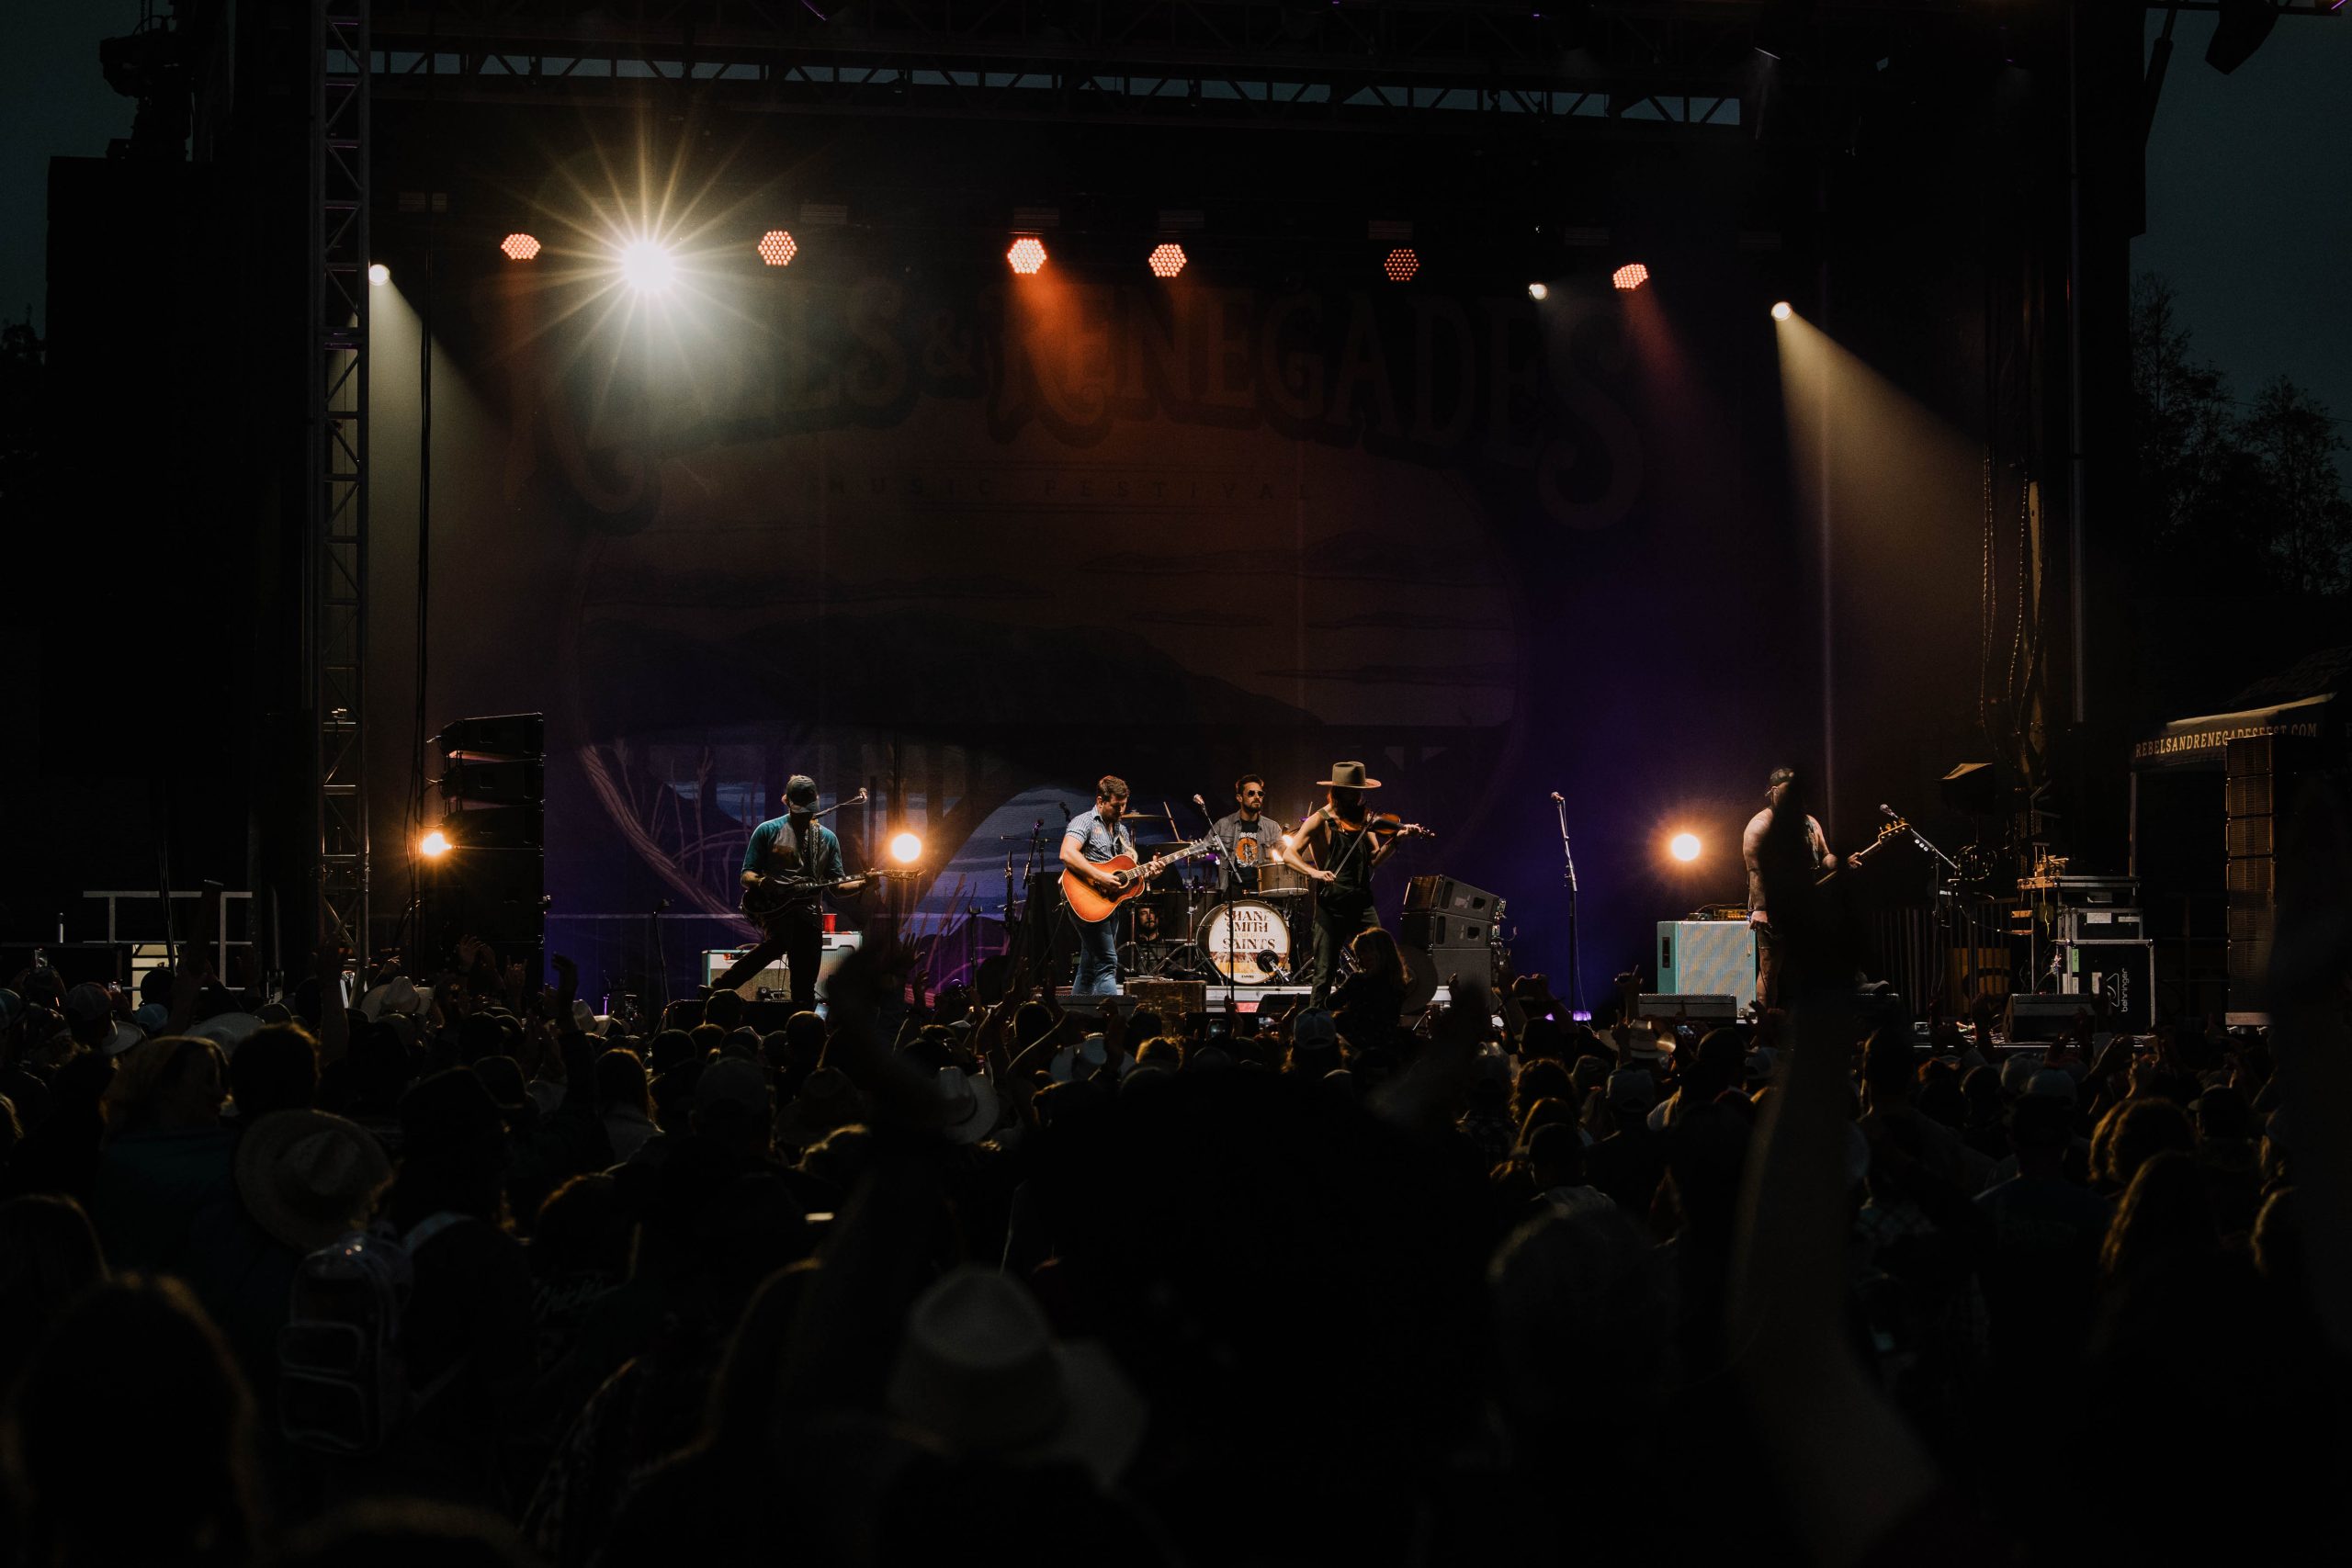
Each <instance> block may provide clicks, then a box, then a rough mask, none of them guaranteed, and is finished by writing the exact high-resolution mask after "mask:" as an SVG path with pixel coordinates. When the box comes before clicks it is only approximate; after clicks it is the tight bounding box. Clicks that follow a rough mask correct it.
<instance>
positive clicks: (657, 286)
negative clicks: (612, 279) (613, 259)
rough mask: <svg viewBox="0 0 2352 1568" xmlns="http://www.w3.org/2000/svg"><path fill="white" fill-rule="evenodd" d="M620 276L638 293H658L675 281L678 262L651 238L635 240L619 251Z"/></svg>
mask: <svg viewBox="0 0 2352 1568" xmlns="http://www.w3.org/2000/svg"><path fill="white" fill-rule="evenodd" d="M621 276H622V277H624V278H626V279H627V280H628V286H629V287H630V288H634V289H636V290H637V291H638V292H639V294H659V293H661V292H662V290H663V289H665V288H669V287H670V285H671V284H673V283H674V282H676V281H677V276H678V264H677V263H676V262H674V261H673V260H671V259H670V253H669V252H668V251H666V250H664V249H662V247H661V246H660V245H658V244H656V243H653V242H652V241H651V240H637V241H633V242H631V243H629V244H628V246H627V247H626V248H625V249H623V250H622V252H621Z"/></svg>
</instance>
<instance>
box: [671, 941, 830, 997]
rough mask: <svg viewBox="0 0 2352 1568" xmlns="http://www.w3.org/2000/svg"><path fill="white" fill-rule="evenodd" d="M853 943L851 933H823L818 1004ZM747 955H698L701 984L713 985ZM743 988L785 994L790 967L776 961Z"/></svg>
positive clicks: (722, 951)
mask: <svg viewBox="0 0 2352 1568" xmlns="http://www.w3.org/2000/svg"><path fill="white" fill-rule="evenodd" d="M857 943H858V933H857V932H855V931H827V932H826V933H825V948H824V951H823V953H820V955H819V956H818V959H817V999H818V1000H819V1001H822V1000H824V999H825V982H826V981H828V980H830V979H831V977H832V974H833V971H834V970H836V969H838V968H840V967H841V966H842V960H843V959H845V958H847V957H848V956H849V955H850V954H851V953H855V952H856V951H857ZM751 951H752V950H751V949H750V948H748V947H737V948H711V949H708V950H707V951H706V952H705V953H703V955H702V979H703V984H704V985H706V986H715V985H717V984H718V977H719V976H721V975H724V974H726V973H727V971H728V969H729V967H730V966H731V965H732V964H734V962H735V961H736V960H737V959H739V958H741V957H742V956H743V954H745V953H749V952H751ZM743 984H744V985H746V986H750V987H753V990H754V992H755V993H756V992H758V991H785V992H789V991H790V990H791V989H792V966H791V965H790V964H786V963H785V961H784V960H783V959H781V958H779V959H777V960H776V961H775V963H773V964H769V965H768V966H767V967H766V968H764V969H763V970H761V971H760V972H759V973H758V974H756V975H754V976H752V977H751V978H750V979H748V980H746V981H744V982H743Z"/></svg>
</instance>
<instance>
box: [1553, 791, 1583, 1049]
mask: <svg viewBox="0 0 2352 1568" xmlns="http://www.w3.org/2000/svg"><path fill="white" fill-rule="evenodd" d="M1552 806H1553V808H1554V809H1555V810H1556V811H1557V812H1558V813H1559V814H1560V857H1561V860H1562V862H1563V865H1564V869H1563V871H1562V875H1563V877H1564V878H1565V879H1566V883H1567V887H1568V1014H1569V1016H1570V1017H1571V1018H1574V1016H1575V1015H1576V1013H1577V1011H1578V1010H1581V1009H1582V1008H1583V1007H1584V954H1583V953H1581V952H1580V951H1579V950H1578V946H1577V852H1576V851H1575V850H1574V849H1572V848H1570V847H1569V845H1568V803H1567V802H1566V801H1565V800H1563V799H1562V798H1560V795H1559V794H1558V792H1557V791H1555V792H1554V793H1553V795H1552Z"/></svg>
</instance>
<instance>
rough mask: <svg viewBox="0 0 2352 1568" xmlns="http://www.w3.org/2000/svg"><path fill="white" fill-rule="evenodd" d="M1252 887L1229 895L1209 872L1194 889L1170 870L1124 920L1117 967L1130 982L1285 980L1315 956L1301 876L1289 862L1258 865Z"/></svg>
mask: <svg viewBox="0 0 2352 1568" xmlns="http://www.w3.org/2000/svg"><path fill="white" fill-rule="evenodd" d="M1258 879H1259V885H1258V886H1257V887H1256V888H1255V889H1254V890H1252V891H1249V892H1241V893H1237V894H1235V895H1234V896H1233V897H1230V898H1228V897H1226V896H1225V895H1224V894H1222V893H1220V892H1219V891H1218V890H1217V887H1216V874H1215V873H1214V872H1213V871H1212V872H1210V873H1209V874H1206V875H1204V876H1202V877H1200V879H1199V883H1198V885H1196V886H1185V885H1183V883H1182V879H1181V877H1179V876H1178V874H1176V873H1174V872H1172V871H1171V872H1169V873H1166V874H1163V877H1162V882H1161V886H1158V887H1155V888H1153V889H1152V890H1151V891H1150V892H1148V893H1146V894H1145V895H1144V896H1143V897H1140V898H1137V899H1136V900H1135V902H1134V903H1133V904H1132V905H1130V906H1129V907H1128V908H1127V909H1126V910H1125V911H1122V918H1123V919H1125V920H1126V921H1127V922H1128V924H1127V929H1126V930H1125V931H1123V932H1122V933H1121V942H1120V945H1119V969H1120V971H1121V973H1123V974H1125V975H1129V976H1136V977H1149V978H1159V979H1171V980H1212V981H1218V982H1224V981H1230V982H1232V983H1233V984H1235V985H1239V986H1283V985H1288V984H1290V983H1291V981H1292V979H1293V977H1294V976H1295V975H1296V974H1297V973H1298V970H1299V967H1300V965H1301V964H1303V963H1304V961H1305V959H1306V955H1307V954H1309V953H1312V952H1314V950H1315V942H1314V936H1313V923H1312V922H1313V919H1314V915H1313V904H1312V900H1311V899H1310V898H1309V897H1308V891H1309V890H1308V887H1307V882H1306V877H1305V876H1303V875H1301V874H1299V873H1298V872H1297V871H1296V870H1295V869H1294V868H1293V867H1290V866H1287V865H1261V866H1260V867H1259V868H1258Z"/></svg>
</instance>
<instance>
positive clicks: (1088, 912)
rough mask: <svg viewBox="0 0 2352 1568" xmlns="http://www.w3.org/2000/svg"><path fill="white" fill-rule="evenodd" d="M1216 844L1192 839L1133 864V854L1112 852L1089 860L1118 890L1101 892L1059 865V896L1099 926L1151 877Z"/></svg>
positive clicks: (1071, 909) (1205, 852)
mask: <svg viewBox="0 0 2352 1568" xmlns="http://www.w3.org/2000/svg"><path fill="white" fill-rule="evenodd" d="M1217 847H1218V845H1217V840H1216V839H1215V838H1207V839H1195V840H1193V841H1192V842H1191V843H1189V844H1186V845H1185V846H1184V847H1183V848H1182V849H1177V850H1170V851H1169V852H1167V853H1166V854H1164V855H1160V856H1159V857H1158V858H1156V859H1153V860H1148V861H1146V862H1145V863H1143V864H1141V865H1137V864H1136V857H1135V856H1133V855H1115V856H1114V857H1112V858H1111V859H1109V860H1103V861H1094V862H1092V863H1091V864H1092V865H1093V867H1094V869H1095V870H1096V871H1099V872H1101V873H1103V874H1104V875H1106V876H1109V877H1113V878H1114V879H1116V881H1117V882H1118V884H1119V890H1118V892H1116V893H1104V892H1102V891H1100V890H1098V889H1097V888H1096V887H1095V886H1094V885H1093V884H1092V883H1091V882H1086V881H1083V880H1081V879H1080V876H1079V874H1078V873H1076V872H1074V871H1072V870H1070V868H1069V867H1068V866H1064V867H1062V897H1064V898H1065V899H1067V900H1069V912H1070V913H1071V914H1073V915H1075V916H1077V917H1078V918H1079V919H1081V920H1083V921H1085V922H1086V923H1087V924H1088V925H1090V926H1099V925H1101V924H1102V923H1103V921H1104V920H1107V919H1110V918H1111V916H1112V915H1113V913H1114V912H1115V911H1116V910H1117V909H1118V908H1119V906H1120V905H1122V904H1124V903H1125V902H1126V901H1127V900H1128V899H1130V898H1132V897H1135V896H1136V894H1138V893H1141V892H1142V891H1143V890H1144V889H1145V888H1146V887H1148V886H1150V885H1151V879H1152V878H1153V877H1155V876H1158V875H1159V874H1160V873H1161V872H1163V871H1165V870H1167V869H1168V868H1169V867H1170V866H1171V865H1174V864H1176V863H1178V862H1180V861H1188V860H1191V859H1192V858H1193V856H1194V855H1204V854H1207V853H1208V852H1210V851H1212V850H1214V849H1216V848H1217Z"/></svg>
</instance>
